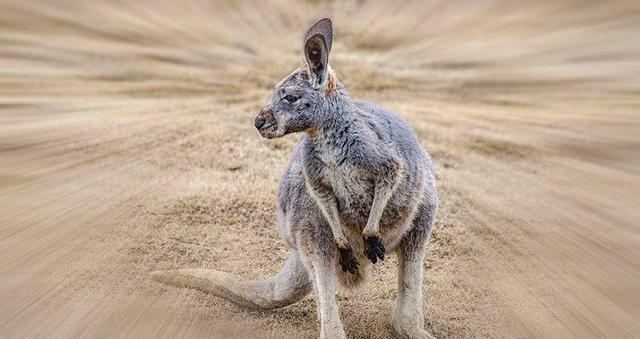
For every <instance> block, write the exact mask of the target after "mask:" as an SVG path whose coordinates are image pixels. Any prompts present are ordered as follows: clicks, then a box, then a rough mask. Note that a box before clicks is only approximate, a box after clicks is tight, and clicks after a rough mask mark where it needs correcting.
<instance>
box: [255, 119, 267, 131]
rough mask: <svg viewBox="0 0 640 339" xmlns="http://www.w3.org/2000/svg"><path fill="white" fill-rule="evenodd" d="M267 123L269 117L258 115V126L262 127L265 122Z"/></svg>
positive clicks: (258, 127)
mask: <svg viewBox="0 0 640 339" xmlns="http://www.w3.org/2000/svg"><path fill="white" fill-rule="evenodd" d="M266 123H267V119H266V118H264V117H261V116H257V117H256V128H257V129H260V128H262V126H264V124H266Z"/></svg>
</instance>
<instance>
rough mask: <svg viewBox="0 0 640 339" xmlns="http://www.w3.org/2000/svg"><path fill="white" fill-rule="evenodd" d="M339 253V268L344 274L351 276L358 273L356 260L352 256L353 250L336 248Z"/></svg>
mask: <svg viewBox="0 0 640 339" xmlns="http://www.w3.org/2000/svg"><path fill="white" fill-rule="evenodd" d="M338 250H339V251H340V267H342V270H343V271H344V272H349V273H351V274H356V273H358V265H359V264H360V263H359V262H358V259H356V257H354V256H353V250H352V249H350V248H338Z"/></svg>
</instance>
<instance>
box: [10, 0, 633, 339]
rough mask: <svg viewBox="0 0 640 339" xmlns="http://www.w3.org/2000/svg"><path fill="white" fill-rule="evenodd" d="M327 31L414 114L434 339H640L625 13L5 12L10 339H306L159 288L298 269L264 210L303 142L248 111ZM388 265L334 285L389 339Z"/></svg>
mask: <svg viewBox="0 0 640 339" xmlns="http://www.w3.org/2000/svg"><path fill="white" fill-rule="evenodd" d="M322 16H331V17H332V18H333V20H334V25H335V29H336V32H335V42H334V46H333V50H332V56H331V61H332V64H333V67H334V69H335V70H336V72H337V75H338V77H339V78H340V79H341V81H342V82H343V83H344V84H345V86H347V88H348V89H349V91H350V93H351V95H352V96H353V97H356V98H359V99H364V100H370V101H374V102H377V103H379V104H381V105H384V106H387V107H389V108H391V109H393V110H395V111H397V112H399V113H400V114H401V115H402V116H403V117H405V118H406V119H407V120H408V121H409V122H410V123H411V125H412V126H413V127H414V129H415V131H416V133H417V134H418V136H419V138H420V140H421V142H422V144H423V145H424V147H425V148H426V149H427V150H429V152H430V153H431V154H432V155H433V157H434V159H435V162H436V167H437V178H438V183H439V190H440V195H441V208H440V210H439V215H438V217H437V220H436V229H435V231H434V233H433V236H432V238H431V240H430V245H429V249H428V255H427V257H426V258H425V267H426V277H425V282H426V283H425V287H424V288H425V313H426V323H427V327H428V330H429V331H431V332H432V333H433V334H434V335H436V336H437V337H439V338H488V337H493V338H603V337H607V338H631V337H640V306H639V305H640V287H639V286H640V261H639V260H638V258H640V230H639V229H638V226H639V225H638V219H639V218H638V217H640V212H638V206H640V171H639V170H638V169H639V168H640V139H639V136H640V44H638V37H639V36H640V6H638V3H637V2H636V1H629V2H601V1H591V2H590V1H575V2H557V1H553V2H552V1H549V2H547V3H544V2H535V3H533V2H513V1H504V2H495V1H491V2H489V1H459V2H438V1H432V2H422V1H414V2H406V1H352V2H349V1H348V2H320V3H314V2H304V1H300V2H288V1H273V2H270V3H269V4H268V5H267V4H263V3H262V2H258V1H256V2H244V1H241V2H234V1H228V2H221V1H189V2H177V1H176V2H164V1H162V2H160V1H138V2H133V3H130V2H126V1H112V2H97V1H96V2H94V1H82V2H77V1H55V2H53V1H28V2H27V1H11V0H2V1H1V2H0V258H1V259H0V278H1V279H0V337H3V338H26V337H29V338H70V337H98V338H119V337H128V338H146V337H162V338H175V337H185V338H204V337H208V338H234V337H260V338H262V337H268V338H281V337H292V338H308V337H314V336H316V335H317V333H318V330H319V329H318V325H317V323H316V315H315V301H314V299H313V298H312V297H310V298H307V299H306V300H305V301H303V302H301V303H299V304H296V305H293V306H290V307H288V308H285V309H282V310H277V311H272V312H256V311H250V310H245V309H243V308H240V307H237V306H235V305H233V304H231V303H229V302H226V301H224V300H221V299H219V298H216V297H213V296H210V295H207V294H204V293H200V292H196V291H189V290H181V289H174V288H169V287H166V286H163V285H160V284H158V283H156V282H154V281H152V280H151V279H150V278H149V275H148V273H149V272H150V271H153V270H158V269H172V268H182V267H211V268H217V269H222V270H226V271H230V272H234V273H239V274H243V275H245V276H248V277H252V278H259V277H266V276H269V275H271V274H273V273H274V272H275V271H276V270H277V268H278V267H279V265H280V263H281V262H282V261H283V260H284V259H285V258H286V254H287V249H286V247H285V245H284V243H283V242H282V241H280V239H279V237H278V235H277V232H276V230H275V228H274V227H273V222H274V220H275V215H274V213H275V212H274V211H275V194H276V187H277V183H278V179H279V175H280V173H281V172H282V170H283V168H284V166H285V164H286V161H287V158H288V155H289V152H290V150H291V147H292V146H293V144H294V143H295V140H296V137H295V136H288V137H286V138H283V139H278V140H265V139H262V138H260V136H259V135H258V133H257V132H256V131H255V129H254V128H253V123H252V120H253V117H254V114H255V112H256V111H257V109H258V108H259V107H261V105H262V103H263V101H264V99H265V98H266V96H267V95H268V94H269V92H270V90H271V88H272V87H273V85H274V84H275V83H277V82H278V81H279V80H280V79H281V78H282V77H283V76H284V75H286V74H288V72H289V71H290V70H292V69H293V68H295V67H296V66H297V65H299V64H300V62H302V60H303V58H302V55H301V40H302V34H303V32H304V29H305V28H306V27H307V26H308V25H309V23H311V22H312V21H313V20H314V19H316V18H318V17H322ZM394 263H395V258H391V260H387V261H385V262H384V263H383V264H378V265H376V267H375V274H374V275H373V279H372V280H371V282H370V283H369V284H368V286H367V287H366V288H364V289H361V290H358V291H341V292H340V294H339V298H338V300H339V304H340V306H341V308H342V316H343V318H344V322H345V327H346V330H347V332H348V333H347V334H348V336H350V337H353V338H387V337H390V336H392V332H391V320H390V314H391V308H392V303H393V300H394V297H395V291H396V286H395V273H396V272H395V265H394Z"/></svg>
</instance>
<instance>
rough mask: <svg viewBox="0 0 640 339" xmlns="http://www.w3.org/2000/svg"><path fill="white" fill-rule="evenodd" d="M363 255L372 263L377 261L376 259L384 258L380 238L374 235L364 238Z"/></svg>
mask: <svg viewBox="0 0 640 339" xmlns="http://www.w3.org/2000/svg"><path fill="white" fill-rule="evenodd" d="M364 255H365V256H366V257H367V258H369V260H371V262H372V263H374V264H375V263H377V262H378V259H380V260H384V245H382V241H380V238H378V237H377V236H375V235H374V236H369V237H367V238H366V239H365V240H364Z"/></svg>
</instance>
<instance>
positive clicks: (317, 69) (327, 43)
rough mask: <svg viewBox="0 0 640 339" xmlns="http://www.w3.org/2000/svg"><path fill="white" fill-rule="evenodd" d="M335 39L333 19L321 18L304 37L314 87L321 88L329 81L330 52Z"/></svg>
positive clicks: (305, 52)
mask: <svg viewBox="0 0 640 339" xmlns="http://www.w3.org/2000/svg"><path fill="white" fill-rule="evenodd" d="M332 40H333V28H332V27H331V20H330V19H328V18H324V19H320V20H319V21H318V22H316V23H315V24H313V26H311V28H309V31H307V34H306V35H305V37H304V55H305V56H306V57H307V64H308V65H309V75H310V78H311V84H312V85H313V87H314V88H321V87H322V86H324V84H325V83H326V82H327V71H328V69H329V52H330V51H331V41H332Z"/></svg>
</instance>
